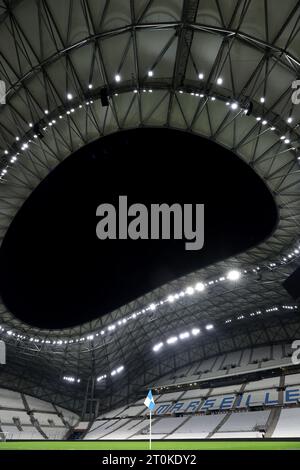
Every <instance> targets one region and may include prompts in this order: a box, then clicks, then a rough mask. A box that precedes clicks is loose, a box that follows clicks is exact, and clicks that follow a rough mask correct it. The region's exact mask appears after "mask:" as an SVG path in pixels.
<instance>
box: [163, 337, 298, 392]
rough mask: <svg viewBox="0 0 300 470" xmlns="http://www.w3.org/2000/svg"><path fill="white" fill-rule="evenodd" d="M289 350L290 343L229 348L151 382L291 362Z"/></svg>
mask: <svg viewBox="0 0 300 470" xmlns="http://www.w3.org/2000/svg"><path fill="white" fill-rule="evenodd" d="M291 354H292V350H291V346H290V345H273V346H262V347H257V348H253V349H250V348H248V349H244V350H240V351H234V352H229V353H227V354H223V355H221V356H214V357H210V358H208V359H205V360H202V361H199V362H198V363H193V364H190V365H188V366H184V367H182V368H180V369H178V370H177V371H176V372H175V373H174V372H172V373H171V374H167V375H165V376H164V377H162V378H161V379H159V380H158V382H157V383H156V384H155V385H156V386H162V385H175V384H180V383H193V382H195V381H197V380H199V381H204V380H208V379H214V378H218V377H223V376H227V375H228V376H229V375H236V374H241V373H243V372H255V371H257V370H258V369H269V368H276V367H281V366H283V365H284V366H291V365H292V362H291Z"/></svg>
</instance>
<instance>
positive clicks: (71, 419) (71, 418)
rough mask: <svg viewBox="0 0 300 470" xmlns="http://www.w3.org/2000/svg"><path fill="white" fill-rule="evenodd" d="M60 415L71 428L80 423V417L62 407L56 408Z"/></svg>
mask: <svg viewBox="0 0 300 470" xmlns="http://www.w3.org/2000/svg"><path fill="white" fill-rule="evenodd" d="M56 409H57V411H58V413H61V414H62V415H63V420H64V421H65V422H66V423H68V424H69V426H75V425H76V424H77V423H78V421H79V416H78V415H77V414H76V413H73V411H70V410H66V409H65V408H61V407H60V406H57V407H56Z"/></svg>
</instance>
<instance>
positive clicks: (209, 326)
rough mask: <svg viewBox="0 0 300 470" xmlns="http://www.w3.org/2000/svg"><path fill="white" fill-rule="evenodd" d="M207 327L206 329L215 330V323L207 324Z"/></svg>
mask: <svg viewBox="0 0 300 470" xmlns="http://www.w3.org/2000/svg"><path fill="white" fill-rule="evenodd" d="M205 329H206V330H207V331H209V330H213V329H214V325H212V324H211V323H210V324H209V325H206V327H205Z"/></svg>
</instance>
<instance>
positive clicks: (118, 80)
mask: <svg viewBox="0 0 300 470" xmlns="http://www.w3.org/2000/svg"><path fill="white" fill-rule="evenodd" d="M115 80H116V82H120V81H121V75H119V74H118V73H117V74H116V75H115Z"/></svg>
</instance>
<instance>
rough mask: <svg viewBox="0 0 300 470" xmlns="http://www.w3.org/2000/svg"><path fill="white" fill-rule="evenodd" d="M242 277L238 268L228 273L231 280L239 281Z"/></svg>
mask: <svg viewBox="0 0 300 470" xmlns="http://www.w3.org/2000/svg"><path fill="white" fill-rule="evenodd" d="M240 277H241V272H240V271H238V270H237V269H232V270H231V271H229V272H228V273H227V279H228V280H229V281H238V280H239V279H240Z"/></svg>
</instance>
